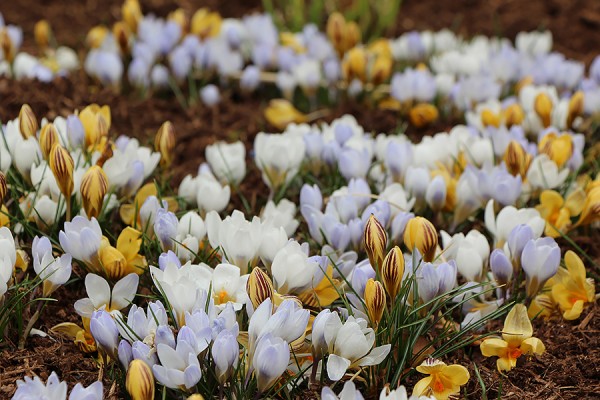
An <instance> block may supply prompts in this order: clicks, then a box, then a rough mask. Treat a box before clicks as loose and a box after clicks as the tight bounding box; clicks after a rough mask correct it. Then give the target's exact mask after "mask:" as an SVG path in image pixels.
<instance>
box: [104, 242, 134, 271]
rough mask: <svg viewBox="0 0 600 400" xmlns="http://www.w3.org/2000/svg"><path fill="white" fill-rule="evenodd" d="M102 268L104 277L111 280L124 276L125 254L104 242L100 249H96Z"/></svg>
mask: <svg viewBox="0 0 600 400" xmlns="http://www.w3.org/2000/svg"><path fill="white" fill-rule="evenodd" d="M98 256H99V258H100V263H101V264H102V270H103V272H104V274H105V275H106V277H107V278H108V279H111V280H118V279H120V278H122V277H123V276H125V273H126V272H127V271H126V267H127V260H126V259H125V256H123V254H122V253H121V252H120V251H119V250H117V249H116V248H115V247H113V246H111V245H109V244H108V241H106V242H104V243H103V245H102V247H100V250H98Z"/></svg>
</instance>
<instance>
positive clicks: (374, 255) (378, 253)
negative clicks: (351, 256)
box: [364, 214, 387, 270]
mask: <svg viewBox="0 0 600 400" xmlns="http://www.w3.org/2000/svg"><path fill="white" fill-rule="evenodd" d="M364 243H365V250H366V251H367V255H368V256H369V261H370V262H371V266H372V267H373V268H374V269H376V270H380V269H381V266H382V265H383V258H384V257H385V248H386V246H387V233H386V231H385V228H384V227H383V225H381V223H380V222H379V221H378V220H377V218H375V215H373V214H371V216H370V217H369V220H368V221H367V223H366V224H365V234H364Z"/></svg>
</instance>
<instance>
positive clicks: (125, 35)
mask: <svg viewBox="0 0 600 400" xmlns="http://www.w3.org/2000/svg"><path fill="white" fill-rule="evenodd" d="M112 32H113V36H114V37H115V39H116V40H117V43H118V44H119V48H120V49H121V52H122V53H123V54H127V52H128V51H129V32H130V31H129V27H128V26H127V24H126V23H125V22H123V21H118V22H115V24H114V25H113V29H112Z"/></svg>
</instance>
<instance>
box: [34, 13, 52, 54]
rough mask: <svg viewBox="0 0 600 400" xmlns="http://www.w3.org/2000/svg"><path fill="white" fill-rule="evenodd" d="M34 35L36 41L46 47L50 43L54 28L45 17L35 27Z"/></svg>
mask: <svg viewBox="0 0 600 400" xmlns="http://www.w3.org/2000/svg"><path fill="white" fill-rule="evenodd" d="M33 35H34V37H35V43H36V44H37V45H38V46H39V47H40V48H41V49H45V48H46V47H48V45H49V44H50V37H51V36H52V29H50V24H49V23H48V21H46V20H45V19H42V20H39V21H38V22H36V23H35V26H34V27H33Z"/></svg>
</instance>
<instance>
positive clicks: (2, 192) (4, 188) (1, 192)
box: [0, 171, 8, 204]
mask: <svg viewBox="0 0 600 400" xmlns="http://www.w3.org/2000/svg"><path fill="white" fill-rule="evenodd" d="M7 193H8V183H7V182H6V175H4V173H3V172H2V171H0V204H2V203H3V202H4V197H6V194H7Z"/></svg>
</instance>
